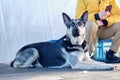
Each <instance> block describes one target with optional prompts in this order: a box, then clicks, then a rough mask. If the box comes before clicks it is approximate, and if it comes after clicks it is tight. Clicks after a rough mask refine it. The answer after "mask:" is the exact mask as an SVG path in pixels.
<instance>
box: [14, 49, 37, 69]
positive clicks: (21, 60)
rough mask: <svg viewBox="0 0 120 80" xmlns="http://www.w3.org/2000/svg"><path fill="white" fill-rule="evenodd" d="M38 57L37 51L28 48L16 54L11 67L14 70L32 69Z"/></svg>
mask: <svg viewBox="0 0 120 80" xmlns="http://www.w3.org/2000/svg"><path fill="white" fill-rule="evenodd" d="M38 57H39V54H38V51H37V49H35V48H28V49H26V50H24V51H21V52H19V53H18V54H17V56H16V58H15V60H14V62H13V67H15V68H24V67H25V68H26V67H33V65H32V63H33V62H34V61H35V60H36V59H37V58H38Z"/></svg>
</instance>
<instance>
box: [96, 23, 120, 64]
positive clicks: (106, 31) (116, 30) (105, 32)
mask: <svg viewBox="0 0 120 80" xmlns="http://www.w3.org/2000/svg"><path fill="white" fill-rule="evenodd" d="M98 36H99V38H102V39H108V38H111V37H113V42H112V45H111V47H110V50H109V51H108V52H107V53H106V60H107V61H106V62H108V63H118V62H120V58H119V57H117V56H114V54H115V53H116V52H117V51H118V49H119V47H120V22H118V23H115V24H114V25H112V26H110V27H108V28H105V27H103V28H101V29H99V31H98Z"/></svg>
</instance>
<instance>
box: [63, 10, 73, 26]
mask: <svg viewBox="0 0 120 80" xmlns="http://www.w3.org/2000/svg"><path fill="white" fill-rule="evenodd" d="M62 16H63V21H64V23H65V24H66V23H67V22H68V21H70V20H71V19H70V17H69V16H68V15H67V14H66V13H64V12H63V13H62Z"/></svg>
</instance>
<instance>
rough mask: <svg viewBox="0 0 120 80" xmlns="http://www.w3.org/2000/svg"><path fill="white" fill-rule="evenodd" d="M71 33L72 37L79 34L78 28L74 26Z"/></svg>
mask: <svg viewBox="0 0 120 80" xmlns="http://www.w3.org/2000/svg"><path fill="white" fill-rule="evenodd" d="M72 34H73V36H74V37H78V36H80V35H79V29H78V28H75V29H74V30H73V32H72Z"/></svg>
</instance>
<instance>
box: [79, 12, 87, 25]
mask: <svg viewBox="0 0 120 80" xmlns="http://www.w3.org/2000/svg"><path fill="white" fill-rule="evenodd" d="M80 18H81V20H82V21H83V23H84V24H85V23H86V21H87V20H88V11H85V12H84V13H83V14H82V16H81V17H80Z"/></svg>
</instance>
